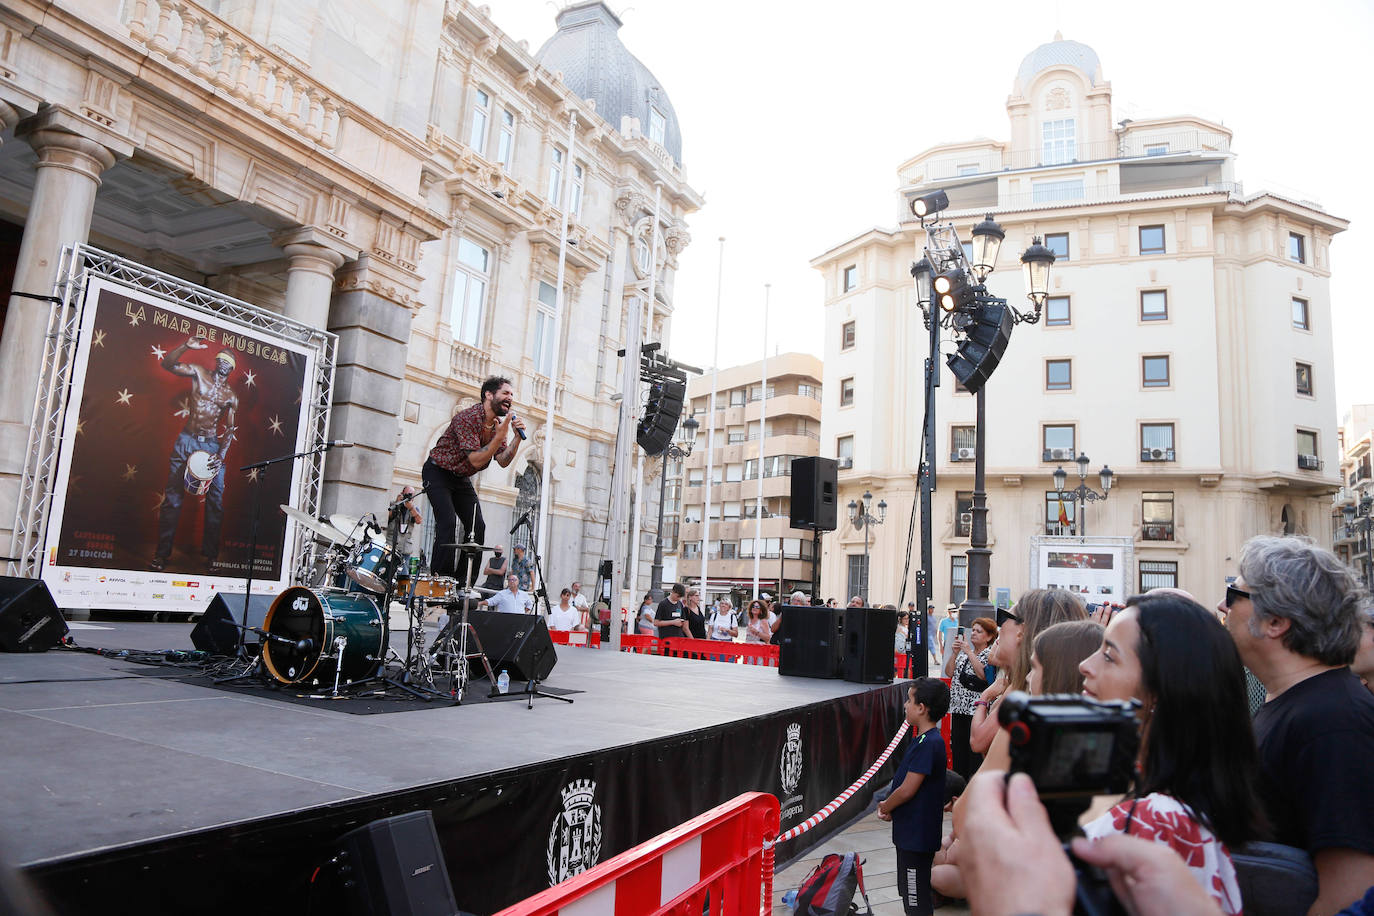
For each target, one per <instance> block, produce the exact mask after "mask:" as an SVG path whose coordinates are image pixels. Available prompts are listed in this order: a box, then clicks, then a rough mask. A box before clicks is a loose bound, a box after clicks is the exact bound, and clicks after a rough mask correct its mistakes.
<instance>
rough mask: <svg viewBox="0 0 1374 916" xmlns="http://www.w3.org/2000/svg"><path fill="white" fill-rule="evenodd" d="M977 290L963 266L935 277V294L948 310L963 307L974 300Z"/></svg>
mask: <svg viewBox="0 0 1374 916" xmlns="http://www.w3.org/2000/svg"><path fill="white" fill-rule="evenodd" d="M974 293H975V290H974V288H973V285H972V284H971V283H969V282H968V274H967V273H965V272H964V270H963V269H962V268H955V269H954V270H947V271H945V272H944V273H942V274H940V275H939V276H938V277H936V278H935V295H936V296H938V297H939V300H940V308H942V309H944V310H945V311H946V312H953V311H957V310H959V309H962V308H964V307H966V306H968V305H970V304H972V302H973V297H974Z"/></svg>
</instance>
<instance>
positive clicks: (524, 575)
mask: <svg viewBox="0 0 1374 916" xmlns="http://www.w3.org/2000/svg"><path fill="white" fill-rule="evenodd" d="M510 571H511V573H512V574H514V575H515V578H516V579H517V580H519V582H520V587H521V588H522V589H524V590H526V591H529V589H530V587H531V586H532V585H533V584H534V563H533V562H532V561H531V560H530V558H529V556H528V555H526V556H523V557H521V556H516V557H513V558H512V559H511V561H510Z"/></svg>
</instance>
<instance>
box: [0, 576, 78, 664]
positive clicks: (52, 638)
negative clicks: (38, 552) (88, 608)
mask: <svg viewBox="0 0 1374 916" xmlns="http://www.w3.org/2000/svg"><path fill="white" fill-rule="evenodd" d="M66 635H67V621H66V620H64V619H62V612H61V611H59V610H58V609H57V602H55V601H53V600H52V593H51V592H49V591H48V585H47V583H46V582H44V581H43V580H42V579H21V578H18V577H15V576H0V652H44V651H46V650H48V649H51V648H52V647H53V646H57V645H60V644H61V643H62V637H64V636H66Z"/></svg>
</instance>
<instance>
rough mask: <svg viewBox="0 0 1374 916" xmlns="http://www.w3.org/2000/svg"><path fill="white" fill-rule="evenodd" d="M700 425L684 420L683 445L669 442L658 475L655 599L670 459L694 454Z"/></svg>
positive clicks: (651, 585) (653, 573)
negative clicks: (661, 468) (661, 469)
mask: <svg viewBox="0 0 1374 916" xmlns="http://www.w3.org/2000/svg"><path fill="white" fill-rule="evenodd" d="M700 425H701V424H700V423H698V422H697V421H696V417H688V418H687V419H685V420H683V421H682V431H683V432H684V433H686V435H685V436H684V437H683V444H678V443H677V442H669V443H668V445H667V447H666V448H664V449H663V471H662V473H660V474H659V475H658V530H657V532H656V533H655V534H654V565H653V567H652V568H651V569H650V571H649V578H650V583H649V590H650V591H652V592H653V593H654V596H655V597H657V596H658V594H659V593H660V592H662V591H663V500H664V497H665V496H666V495H667V492H668V459H669V458H671V459H673V460H674V461H681V460H682V459H684V458H686V457H687V456H688V455H690V454H692V446H693V445H695V444H696V441H697V427H698V426H700ZM631 597H634V596H633V595H632V596H631Z"/></svg>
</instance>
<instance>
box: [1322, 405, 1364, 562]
mask: <svg viewBox="0 0 1374 916" xmlns="http://www.w3.org/2000/svg"><path fill="white" fill-rule="evenodd" d="M1339 436H1340V453H1341V486H1340V489H1339V490H1337V491H1336V493H1335V495H1334V496H1333V497H1332V543H1333V546H1334V549H1335V551H1336V555H1337V556H1339V557H1340V558H1341V559H1342V560H1344V561H1345V562H1347V563H1349V564H1350V565H1351V566H1352V567H1354V569H1355V570H1356V571H1358V572H1359V574H1360V578H1361V579H1362V580H1363V581H1364V584H1365V587H1366V588H1374V550H1372V549H1371V547H1374V538H1371V526H1372V525H1371V523H1367V522H1366V521H1365V517H1366V513H1371V514H1374V509H1371V506H1370V503H1368V502H1366V500H1369V499H1371V498H1374V477H1372V476H1371V473H1370V470H1371V461H1374V451H1372V449H1374V404H1356V405H1355V406H1354V407H1352V408H1351V409H1350V412H1349V413H1348V414H1346V417H1345V422H1344V423H1342V424H1341V428H1340V431H1339ZM1347 513H1351V514H1350V515H1347Z"/></svg>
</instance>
